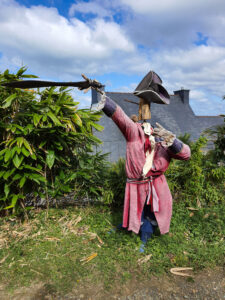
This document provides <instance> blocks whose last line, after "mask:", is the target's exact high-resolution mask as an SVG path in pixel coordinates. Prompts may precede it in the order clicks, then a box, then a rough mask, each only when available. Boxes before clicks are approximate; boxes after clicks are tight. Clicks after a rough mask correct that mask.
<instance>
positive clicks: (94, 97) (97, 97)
mask: <svg viewBox="0 0 225 300" xmlns="http://www.w3.org/2000/svg"><path fill="white" fill-rule="evenodd" d="M101 91H105V86H103V87H102V88H101ZM99 100H100V94H99V93H98V92H97V91H96V90H95V89H91V105H93V104H96V103H98V102H99Z"/></svg>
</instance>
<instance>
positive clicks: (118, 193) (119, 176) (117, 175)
mask: <svg viewBox="0 0 225 300" xmlns="http://www.w3.org/2000/svg"><path fill="white" fill-rule="evenodd" d="M126 178H127V176H126V171H125V159H124V158H120V159H119V160H118V161H117V162H115V163H113V164H112V165H111V168H110V170H109V186H110V188H111V190H112V192H113V200H112V205H113V206H114V207H121V206H122V205H123V202H124V193H125V185H126Z"/></svg>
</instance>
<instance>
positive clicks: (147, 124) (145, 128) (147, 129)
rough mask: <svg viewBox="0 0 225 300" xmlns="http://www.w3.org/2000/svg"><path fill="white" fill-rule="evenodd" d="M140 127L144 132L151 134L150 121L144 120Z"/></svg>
mask: <svg viewBox="0 0 225 300" xmlns="http://www.w3.org/2000/svg"><path fill="white" fill-rule="evenodd" d="M141 127H142V128H143V130H144V133H145V134H147V135H149V136H150V135H152V133H153V128H152V126H151V124H150V123H147V122H144V123H143V124H142V126H141Z"/></svg>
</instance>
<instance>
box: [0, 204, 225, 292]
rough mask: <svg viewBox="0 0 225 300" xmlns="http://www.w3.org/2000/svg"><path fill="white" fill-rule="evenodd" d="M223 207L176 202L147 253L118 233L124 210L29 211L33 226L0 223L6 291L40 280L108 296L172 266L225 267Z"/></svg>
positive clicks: (55, 288) (0, 267) (0, 268)
mask: <svg viewBox="0 0 225 300" xmlns="http://www.w3.org/2000/svg"><path fill="white" fill-rule="evenodd" d="M224 216H225V209H224V206H222V205H217V206H212V207H205V208H196V210H195V209H194V208H187V207H185V205H184V204H183V203H182V202H181V201H180V202H179V203H175V204H174V211H173V217H172V224H171V231H170V233H169V234H166V235H163V236H160V235H159V232H156V234H155V235H154V237H153V238H152V239H151V240H150V241H149V243H148V245H147V247H146V250H145V252H144V253H139V246H140V239H139V236H137V235H135V234H133V233H130V232H127V231H126V230H112V229H113V228H114V229H116V225H118V224H119V223H121V219H122V209H121V210H118V211H112V210H111V209H110V208H109V207H107V206H98V205H90V206H86V207H67V208H65V209H54V208H51V209H50V210H49V211H48V214H47V211H46V210H40V209H39V210H31V212H30V216H29V220H28V221H23V222H22V221H21V219H19V218H18V217H13V216H11V217H8V218H4V219H1V220H0V278H1V284H3V285H4V287H5V288H6V289H7V291H11V292H12V291H13V290H15V289H16V288H18V287H21V286H24V287H25V286H30V285H31V284H33V283H35V282H37V283H38V282H42V283H44V284H45V287H46V289H48V291H49V292H51V293H57V294H65V293H68V292H70V291H71V290H72V289H74V288H75V289H77V290H79V289H85V287H87V286H89V287H90V286H91V287H95V286H96V287H97V286H101V287H102V288H103V289H104V290H108V291H110V290H111V289H114V288H115V286H118V285H119V286H120V287H121V288H122V287H123V285H125V284H126V283H127V282H128V281H132V280H133V279H135V278H139V280H140V281H141V280H148V279H150V278H151V276H152V275H155V276H161V274H165V273H169V272H170V269H171V268H172V267H193V269H194V272H198V271H199V270H200V269H202V268H205V267H211V268H212V267H214V266H220V265H222V264H223V261H224V250H225V247H224V234H225V232H224Z"/></svg>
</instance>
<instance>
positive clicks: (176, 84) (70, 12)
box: [0, 0, 225, 115]
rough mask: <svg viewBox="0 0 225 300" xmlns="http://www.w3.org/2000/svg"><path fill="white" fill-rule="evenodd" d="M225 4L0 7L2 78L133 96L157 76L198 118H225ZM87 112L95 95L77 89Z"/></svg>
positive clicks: (195, 0)
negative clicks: (101, 87)
mask: <svg viewBox="0 0 225 300" xmlns="http://www.w3.org/2000/svg"><path fill="white" fill-rule="evenodd" d="M224 32H225V1H224V0H189V1H187V0H158V1H155V0H138V1H137V0H77V1H71V0H66V1H63V0H46V1H44V0H0V71H4V70H5V69H9V70H10V71H11V72H16V71H17V70H18V69H19V68H20V67H21V66H27V67H28V70H27V73H29V74H35V75H38V76H39V77H40V78H41V79H43V80H57V81H68V80H70V81H80V80H82V77H81V74H82V73H84V74H85V75H86V76H88V77H90V78H92V79H97V80H99V81H100V82H101V83H103V84H105V86H106V87H105V90H106V91H111V92H116V91H119V92H133V91H134V89H135V88H136V86H137V85H138V83H139V82H140V81H141V79H142V78H143V77H144V76H145V74H147V73H148V72H149V71H150V70H154V71H155V72H156V73H157V74H159V75H160V77H161V78H162V80H163V85H164V86H165V87H166V89H167V90H168V91H169V93H170V94H173V91H176V90H179V89H180V88H184V89H189V90H190V104H191V107H192V109H193V111H194V113H195V114H196V115H219V114H222V113H225V101H222V96H223V95H225V36H224ZM73 95H74V97H75V100H76V101H80V107H81V108H82V107H89V106H90V101H91V94H90V93H88V94H83V93H81V92H78V91H77V90H74V92H73Z"/></svg>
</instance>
